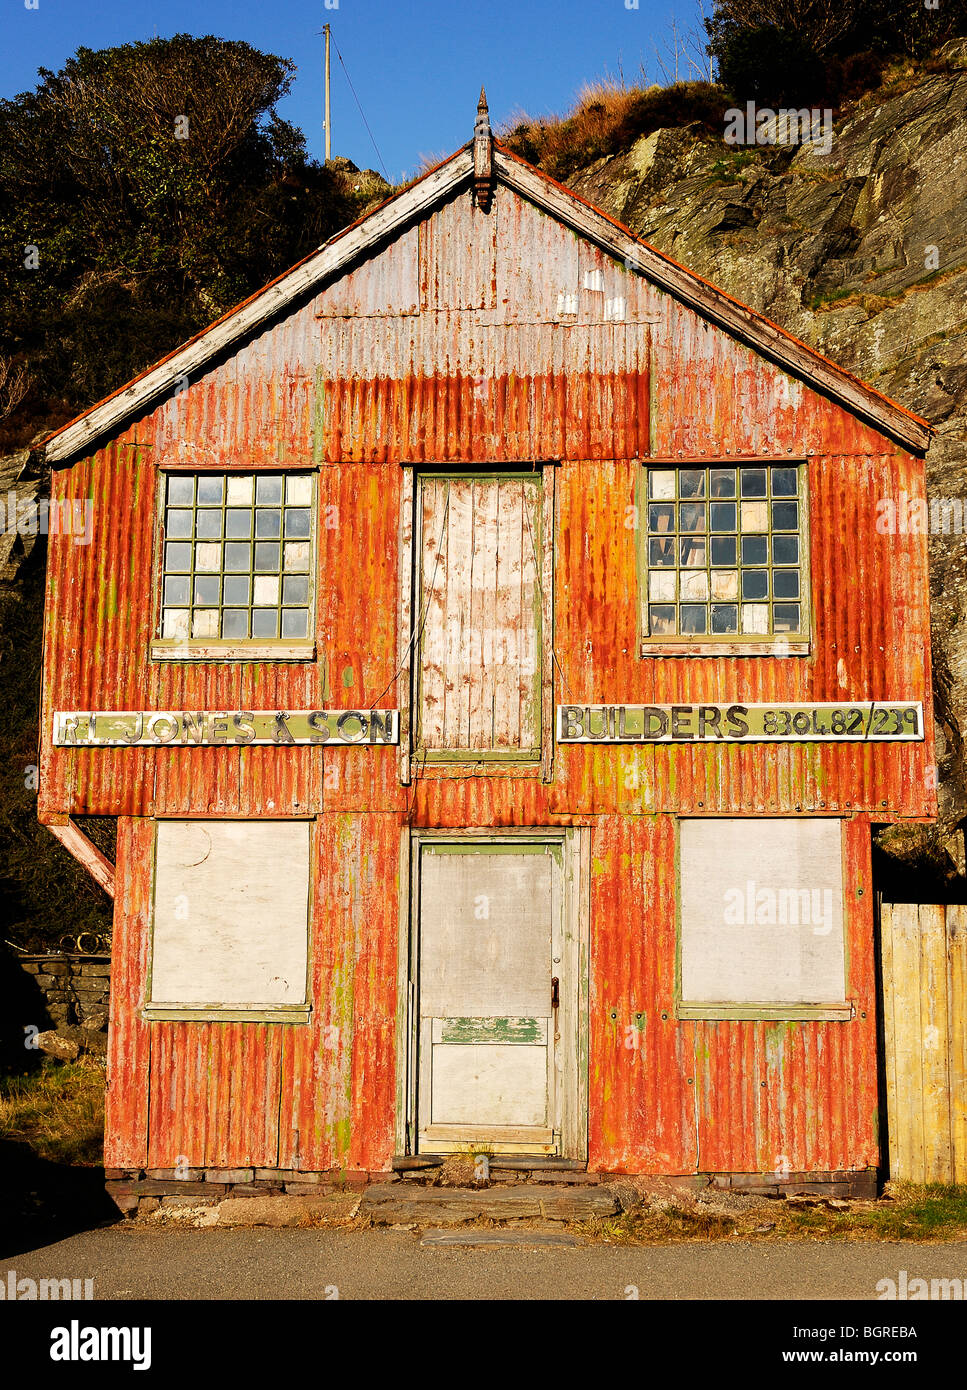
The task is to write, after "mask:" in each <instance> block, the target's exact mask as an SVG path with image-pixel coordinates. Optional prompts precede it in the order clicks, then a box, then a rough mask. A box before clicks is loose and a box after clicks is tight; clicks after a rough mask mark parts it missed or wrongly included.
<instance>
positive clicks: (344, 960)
mask: <svg viewBox="0 0 967 1390" xmlns="http://www.w3.org/2000/svg"><path fill="white" fill-rule="evenodd" d="M400 831H401V822H400V818H399V817H398V816H393V815H346V814H335V815H326V816H323V817H322V818H321V820H320V821H319V822H318V823H317V826H316V835H315V841H316V846H317V849H316V858H315V877H314V883H313V928H312V984H311V998H312V1002H313V1012H312V1015H311V1016H310V1020H309V1023H308V1024H306V1025H304V1026H302V1027H299V1028H291V1029H287V1030H286V1032H287V1038H286V1042H285V1051H284V1065H283V1074H282V1087H281V1115H282V1119H281V1121H280V1130H279V1143H280V1163H281V1166H282V1167H286V1168H303V1169H330V1168H348V1169H351V1170H367V1171H376V1172H385V1171H387V1170H388V1168H389V1163H390V1158H391V1157H392V1153H393V1127H394V1121H395V1089H396V1051H395V1043H394V1030H395V1020H396V979H397V950H398V941H399V938H398V932H399V857H400Z"/></svg>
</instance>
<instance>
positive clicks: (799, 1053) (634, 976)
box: [40, 187, 935, 1172]
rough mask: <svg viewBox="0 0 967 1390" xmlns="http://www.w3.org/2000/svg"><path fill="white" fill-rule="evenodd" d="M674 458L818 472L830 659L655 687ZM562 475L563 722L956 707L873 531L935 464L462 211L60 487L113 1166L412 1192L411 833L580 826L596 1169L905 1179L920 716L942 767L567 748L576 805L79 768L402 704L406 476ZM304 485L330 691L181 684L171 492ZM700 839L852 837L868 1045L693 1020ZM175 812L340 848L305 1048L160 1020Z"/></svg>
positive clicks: (238, 676)
mask: <svg viewBox="0 0 967 1390" xmlns="http://www.w3.org/2000/svg"><path fill="white" fill-rule="evenodd" d="M495 229H496V230H495ZM495 248H496V249H495ZM652 382H654V383H655V385H654V391H652V389H651V383H652ZM649 453H651V455H652V456H653V457H656V458H659V457H660V458H665V459H670V460H672V461H673V462H675V463H678V462H685V461H686V460H687V459H688V458H690V457H702V458H705V457H715V458H725V459H735V458H736V457H740V456H745V455H749V456H752V455H756V456H766V457H769V458H779V459H791V460H804V461H805V462H806V467H807V471H808V493H809V513H810V531H809V538H810V573H811V584H812V599H813V602H812V610H813V636H812V645H811V650H810V652H809V653H808V655H806V656H796V657H785V658H783V657H775V656H762V657H744V656H740V657H736V656H729V657H719V656H690V657H687V658H677V659H667V658H665V659H663V658H653V657H642V656H640V655H639V593H638V572H637V564H638V559H637V550H638V526H639V518H638V514H637V510H636V509H637V507H638V505H639V481H640V472H641V469H642V467H643V466H644V462H646V461H647V459H648V457H649ZM539 460H557V461H559V464H560V466H559V467H558V468H556V470H555V507H556V528H555V537H554V540H555V552H554V580H553V598H554V604H553V607H554V672H555V674H554V690H553V692H552V696H553V701H554V702H560V703H566V702H572V703H576V704H595V705H600V704H642V705H644V704H656V703H657V704H666V705H671V704H678V703H683V704H694V703H698V702H706V703H723V702H736V703H742V702H745V701H749V702H769V701H776V702H783V703H793V702H825V701H836V702H840V703H843V702H852V701H857V702H859V701H869V700H899V699H902V700H911V701H922V702H924V705H925V707H928V706H929V695H930V667H929V609H928V576H927V563H926V542H925V537H923V536H922V535H916V534H903V533H902V532H901V533H900V534H880V532H879V531H878V530H877V525H876V522H877V515H878V512H877V506H878V503H879V502H880V501H881V500H882V499H883V498H897V499H899V498H900V497H901V495H902V494H903V493H906V494H907V497H908V498H914V499H916V498H919V497H922V495H923V489H924V481H923V464H922V462H921V461H919V460H917V459H915V458H913V457H912V456H910V455H908V454H906V453H903V452H902V451H901V450H900V449H899V448H898V447H897V446H896V445H895V444H894V443H893V442H891V441H890V440H889V439H887V438H886V437H885V436H884V435H882V434H880V433H878V432H877V431H876V430H874V429H873V428H872V427H871V426H869V425H866V424H864V423H862V422H860V421H858V420H857V419H856V418H855V417H854V416H852V415H851V414H849V412H848V411H846V410H845V409H843V408H842V407H840V406H837V405H834V404H832V403H831V402H830V401H829V400H828V399H827V398H825V397H824V396H822V395H821V394H819V393H818V392H816V391H814V390H810V389H809V388H807V387H806V386H805V385H803V384H802V383H801V382H799V381H798V380H796V379H795V378H793V377H791V376H790V375H789V374H788V373H786V372H784V371H782V370H781V369H780V368H778V367H776V366H774V365H773V364H772V363H771V362H770V361H768V360H767V359H766V358H764V357H762V356H757V355H756V354H755V353H754V352H753V351H752V350H751V349H749V348H747V347H745V346H743V345H742V344H740V343H738V342H737V341H736V340H735V339H734V338H731V337H730V336H729V335H728V334H727V333H726V332H725V331H724V330H722V329H720V328H717V327H713V326H710V325H709V323H708V322H707V321H706V320H703V319H702V318H701V317H700V315H699V314H698V313H697V312H695V311H693V310H691V309H685V308H683V307H682V306H681V305H680V304H679V303H678V301H676V300H675V299H673V298H672V297H671V296H670V295H668V294H663V293H659V292H658V291H657V290H655V289H654V288H653V287H652V286H651V285H650V284H649V283H648V282H647V280H646V279H645V278H643V277H642V276H640V275H636V274H634V273H632V272H630V271H629V270H627V269H626V267H625V266H624V265H623V264H622V263H621V262H620V261H617V260H615V259H613V258H611V257H608V256H607V255H605V254H604V253H603V252H601V251H600V250H599V249H597V248H595V247H594V246H592V245H591V243H590V242H588V241H586V240H584V239H582V238H581V237H579V236H577V235H575V233H574V232H573V231H571V230H570V229H568V228H566V227H564V226H562V225H561V224H560V223H559V222H557V221H556V220H555V219H554V218H552V217H549V216H547V215H546V214H544V213H541V212H539V211H538V210H537V209H536V208H535V207H534V206H533V205H532V204H531V203H529V202H528V201H527V200H526V199H524V198H522V197H519V196H518V195H517V194H515V193H512V192H511V191H510V190H509V189H508V188H506V187H501V188H500V189H499V190H498V194H497V198H496V201H495V206H494V209H493V211H492V212H491V213H490V214H486V215H485V214H483V213H482V212H480V211H479V210H476V209H474V208H473V207H472V205H471V203H470V200H469V198H467V197H466V196H460V197H457V198H454V199H452V200H451V201H449V202H447V203H445V204H444V205H443V206H442V208H441V209H439V210H438V211H436V212H434V214H433V216H432V219H431V220H430V222H424V223H423V224H420V225H419V226H414V227H413V228H411V230H409V231H406V232H404V233H403V234H401V235H400V236H399V237H398V238H397V239H396V241H395V242H392V243H391V244H390V245H389V246H388V247H386V248H385V249H384V250H383V251H382V252H379V253H378V254H372V255H371V256H370V257H369V259H367V260H365V261H363V262H362V263H360V264H357V265H356V267H355V268H354V269H353V270H352V271H351V272H350V273H349V274H348V275H346V276H344V277H343V278H342V279H341V280H338V281H336V282H335V283H334V284H332V285H331V286H329V287H327V288H324V289H323V290H322V291H321V292H318V293H315V292H314V297H312V298H311V299H306V300H304V301H303V302H301V303H300V304H298V305H296V306H295V307H293V308H291V310H290V311H289V312H287V314H286V315H285V317H284V318H282V319H281V320H280V321H278V322H276V323H274V324H271V326H269V327H268V328H264V329H261V330H260V331H259V332H258V333H257V335H255V336H253V337H252V338H251V340H250V341H248V342H247V343H245V344H244V345H243V346H242V347H241V348H240V349H239V350H238V351H237V352H235V353H234V354H233V355H232V356H230V357H227V358H226V359H225V360H223V361H221V362H217V363H216V365H214V366H213V367H212V368H211V370H208V371H206V372H205V374H204V375H203V376H202V377H201V378H200V379H199V380H198V381H196V382H194V383H192V384H190V385H188V384H185V386H184V389H178V390H176V391H175V392H174V394H172V395H171V396H170V397H169V398H168V399H167V400H166V401H164V402H163V403H162V404H160V405H159V406H157V407H156V408H155V409H154V410H153V411H152V412H151V413H150V414H147V415H145V416H144V417H143V418H141V419H140V420H138V421H137V422H136V423H134V424H132V425H131V426H130V428H129V429H128V430H127V432H126V433H125V434H123V435H121V436H120V437H119V438H117V439H115V440H113V441H110V442H108V443H106V444H105V445H104V447H103V448H102V449H100V450H99V451H98V452H97V453H96V454H94V455H93V456H92V457H91V458H89V459H82V460H80V461H79V462H78V463H76V464H75V465H74V466H73V467H71V468H70V469H65V470H61V471H57V472H55V473H54V476H53V481H52V493H53V497H54V499H55V500H58V501H60V500H64V499H77V500H90V502H91V504H92V509H93V510H92V515H93V536H92V538H91V543H90V544H89V545H78V544H75V538H72V537H71V536H70V535H60V536H54V537H51V541H50V549H49V568H48V609H47V625H46V639H45V666H44V687H43V729H42V751H41V786H40V811H41V815H42V816H43V817H51V816H58V815H59V816H66V815H74V814H81V813H88V814H91V813H93V814H104V815H117V816H119V817H121V821H120V826H119V839H118V863H117V902H116V929H115V966H114V971H115V976H114V994H113V996H112V1032H111V1040H110V1063H109V1066H110V1071H109V1075H110V1077H111V1087H110V1090H109V1093H108V1149H107V1151H108V1154H109V1157H108V1160H107V1161H108V1162H109V1164H112V1165H116V1166H140V1165H142V1164H144V1163H146V1162H147V1161H149V1155H150V1163H151V1166H157V1167H173V1166H175V1164H176V1163H177V1162H178V1160H179V1158H181V1157H186V1156H187V1158H188V1159H189V1163H190V1166H202V1165H204V1166H212V1167H222V1166H226V1167H230V1166H244V1167H250V1166H253V1165H254V1164H256V1163H257V1164H258V1165H259V1166H266V1167H272V1166H275V1164H276V1163H278V1164H279V1165H280V1166H282V1167H286V1168H306V1169H328V1168H331V1167H343V1168H350V1169H367V1170H382V1169H385V1168H386V1167H387V1166H388V1163H389V1159H390V1157H391V1155H392V1151H393V1146H394V1112H395V1104H396V1101H395V1088H396V1056H395V1038H394V1027H395V1018H396V1009H397V998H396V990H397V947H398V940H399V931H400V921H399V899H398V886H399V885H398V877H399V864H400V838H401V834H402V833H403V829H404V827H413V828H454V829H466V828H477V829H499V828H502V827H513V826H519V827H530V828H537V827H546V826H566V825H576V824H586V825H590V826H591V827H592V830H591V839H592V850H591V865H592V868H591V882H590V885H589V886H587V888H586V891H587V892H588V894H589V898H590V904H591V937H592V958H591V974H590V996H591V1029H590V1058H589V1065H590V1088H589V1090H590V1115H589V1142H590V1162H591V1166H592V1167H599V1168H603V1169H610V1170H613V1171H622V1170H626V1171H636V1170H637V1171H651V1172H691V1171H695V1170H696V1167H700V1168H702V1169H706V1170H707V1169H713V1170H714V1169H722V1170H728V1171H731V1170H743V1169H744V1170H746V1171H773V1170H775V1169H776V1168H777V1167H778V1168H781V1167H782V1166H783V1165H784V1164H786V1165H788V1169H789V1170H791V1171H807V1170H810V1169H813V1170H816V1169H821V1170H827V1169H828V1170H834V1169H842V1168H850V1167H862V1166H866V1165H867V1164H869V1163H873V1162H875V1161H876V1139H875V1129H874V1114H875V1101H876V1096H875V1070H874V1068H875V1062H874V1058H875V1037H874V1031H873V1030H874V1022H873V1020H874V1003H873V997H872V945H871V942H872V926H871V916H870V913H871V902H872V897H871V891H870V883H869V821H870V820H871V819H873V818H875V819H877V820H883V821H887V820H891V819H897V818H900V817H910V816H912V817H929V816H931V815H932V814H934V811H935V791H934V780H935V779H934V778H933V759H934V750H933V730H932V725H931V721H930V720H929V718H928V719H927V721H926V722H927V738H926V740H925V741H924V742H923V743H922V744H915V745H910V744H907V745H900V744H891V745H876V746H871V745H864V744H859V743H849V744H845V745H831V744H798V745H795V746H785V745H783V746H779V745H772V746H769V747H768V748H764V747H763V746H762V745H743V746H721V747H720V746H713V745H705V746H689V745H684V744H675V745H657V746H650V747H635V746H630V745H620V746H598V745H570V746H557V747H555V748H554V749H553V768H552V780H550V781H547V782H545V781H542V770H543V772H544V773H545V775H551V768H550V766H549V763H550V759H549V758H545V760H544V767H543V769H542V766H541V765H540V764H539V763H535V765H534V766H533V767H529V768H528V769H526V770H524V769H521V768H509V769H508V768H498V767H494V768H481V767H480V766H475V767H474V768H473V769H472V774H473V775H468V773H469V771H470V770H469V769H467V768H466V767H459V766H455V767H450V766H435V767H434V766H430V765H427V766H422V765H421V764H420V762H419V760H418V759H414V760H413V768H412V780H411V782H410V783H409V784H406V785H403V784H402V783H401V780H400V759H399V757H398V756H397V752H396V750H394V749H392V748H381V747H376V748H328V747H327V748H325V749H322V748H311V747H301V748H300V747H296V748H292V747H278V748H275V747H244V748H225V747H192V748H171V747H165V748H122V749H114V748H89V749H85V748H76V749H71V748H56V749H55V748H53V747H52V746H51V739H50V720H51V715H52V713H53V711H54V710H70V709H81V710H84V709H101V710H111V709H133V710H142V709H159V710H163V709H187V710H198V709H201V710H204V709H209V710H211V709H252V708H255V709H272V708H275V709H318V708H324V707H327V706H337V707H343V706H352V707H369V706H380V707H387V708H400V709H403V708H404V707H405V706H406V704H407V692H406V691H405V690H403V689H402V688H401V687H402V685H403V680H402V678H399V677H398V675H397V672H398V670H399V668H400V665H401V662H400V653H401V645H402V647H403V649H404V651H405V645H406V641H407V640H408V638H407V635H406V634H404V635H403V638H402V643H401V635H400V633H399V632H398V630H397V628H398V615H399V614H400V612H406V611H410V612H411V614H412V617H413V620H414V621H416V620H417V619H418V617H419V611H420V610H419V604H418V603H414V604H412V605H411V606H410V609H409V610H407V605H406V602H405V598H404V595H401V593H400V587H401V583H402V584H403V585H404V586H406V585H408V583H409V578H408V576H406V575H405V574H404V576H403V579H402V580H401V571H402V568H403V567H402V566H401V562H400V536H401V535H404V534H406V532H407V528H406V526H405V525H403V524H401V514H400V513H401V502H402V499H403V497H404V496H405V495H407V489H404V486H403V477H404V469H403V468H402V467H400V465H401V464H403V465H406V466H409V465H411V464H421V463H429V464H436V463H450V464H460V465H474V464H477V463H488V462H490V461H501V462H510V463H523V464H525V465H527V464H531V463H533V462H535V461H539ZM280 467H285V468H290V467H291V468H310V467H312V468H318V470H319V480H318V483H319V485H318V512H317V537H318V550H317V559H318V564H317V576H318V584H317V589H318V603H317V626H316V633H315V640H316V647H317V656H316V659H315V660H313V661H307V662H304V663H295V662H292V663H288V662H282V663H272V662H252V663H240V664H231V663H221V664H218V663H213V662H197V663H192V662H178V661H165V662H152V661H151V660H150V659H149V650H150V641H151V637H152V635H153V626H154V612H155V593H154V587H155V583H156V580H155V568H154V553H153V548H154V518H155V509H156V495H157V487H158V479H159V473H160V472H161V471H162V470H164V469H168V468H190V469H197V470H204V469H233V468H235V469H244V470H246V471H251V470H255V469H268V468H280ZM415 492H416V496H417V497H418V496H419V490H418V489H416V490H415ZM408 495H409V496H410V497H413V495H414V490H413V489H412V487H411V486H409V487H408ZM676 814H678V815H704V814H718V815H728V816H750V815H758V816H770V815H797V814H821V815H839V814H842V815H846V816H853V817H854V819H853V820H852V821H851V822H850V823H849V824H848V826H847V846H848V850H847V866H848V871H847V882H848V890H847V901H848V904H849V916H848V934H847V947H848V954H849V961H850V972H851V974H850V990H851V992H852V996H853V997H855V998H856V1000H857V1007H858V1013H857V1017H856V1018H854V1019H853V1020H851V1021H850V1022H849V1023H827V1022H823V1023H820V1022H809V1023H804V1022H796V1023H767V1022H761V1021H759V1022H741V1023H740V1022H731V1021H730V1022H707V1021H706V1022H699V1023H693V1022H686V1021H681V1022H679V1021H677V1020H676V1018H675V1013H674V1000H675V958H676V956H675V952H676V936H675V916H674V912H675V899H676V893H677V884H676V877H675V874H676V870H675V854H674V823H673V819H672V818H673V816H674V815H676ZM164 815H168V816H202V817H204V816H222V815H227V816H240V817H271V816H307V817H317V818H318V819H317V822H316V827H315V831H314V834H313V844H314V846H315V849H314V858H313V877H312V883H313V909H312V925H311V942H310V957H311V960H312V962H313V965H312V970H313V978H312V986H311V989H312V993H311V998H312V1003H313V1011H312V1014H311V1017H310V1022H309V1023H308V1024H305V1025H295V1024H288V1023H285V1024H265V1023H244V1024H243V1023H228V1022H222V1023H214V1022H212V1023H189V1022H164V1023H162V1022H157V1023H152V1024H150V1025H149V1024H147V1023H145V1022H144V1021H143V1020H142V1019H141V1017H140V1009H141V1007H142V1005H143V1002H144V987H145V978H146V974H145V972H146V969H147V952H148V943H149V935H148V933H149V922H150V912H151V903H150V894H151V855H152V845H153V839H152V827H151V824H150V822H149V821H147V820H144V819H141V818H142V817H150V816H164ZM860 887H862V888H863V890H864V892H863V896H862V897H859V896H858V889H859V888H860ZM863 1010H865V1012H866V1015H867V1016H866V1018H865V1019H863V1018H862V1017H861V1016H860V1014H861V1012H862V1011H863ZM149 1053H150V1056H149ZM240 1075H241V1076H244V1077H245V1079H246V1085H245V1086H244V1087H242V1088H239V1087H238V1086H237V1085H234V1084H233V1082H234V1081H235V1080H236V1079H237V1077H238V1076H240ZM122 1078H123V1079H124V1080H125V1082H126V1084H125V1085H124V1086H123V1088H122V1084H121V1082H122ZM132 1079H133V1080H132ZM149 1126H150V1132H149Z"/></svg>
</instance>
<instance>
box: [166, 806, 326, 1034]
mask: <svg viewBox="0 0 967 1390" xmlns="http://www.w3.org/2000/svg"><path fill="white" fill-rule="evenodd" d="M156 872H157V880H156V890H155V894H156V896H155V910H154V932H153V943H152V980H151V1000H150V1002H151V1003H152V1004H156V1005H157V1004H169V1005H183V1006H186V1007H191V1006H195V1007H199V1006H203V1005H205V1004H208V1003H211V1004H215V1005H228V1006H234V1007H236V1008H238V1007H242V1006H245V1005H251V1006H252V1007H253V1008H254V1009H256V1010H258V1009H259V1008H264V1007H267V1008H271V1007H272V1006H273V1005H274V1006H276V1007H279V1006H283V1005H302V1004H304V1003H305V1002H306V975H307V969H308V902H309V822H308V821H274V822H273V821H265V820H263V821H252V822H249V821H204V822H202V821H160V822H159V823H158V840H157V871H156Z"/></svg>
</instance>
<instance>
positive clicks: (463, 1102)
mask: <svg viewBox="0 0 967 1390" xmlns="http://www.w3.org/2000/svg"><path fill="white" fill-rule="evenodd" d="M431 1122H432V1123H433V1124H437V1125H446V1124H451V1125H456V1124H473V1125H514V1126H526V1125H543V1124H546V1122H547V1048H546V1047H520V1046H517V1045H516V1044H514V1043H507V1044H503V1043H473V1044H470V1045H469V1046H461V1045H449V1046H447V1045H446V1044H444V1045H437V1046H434V1048H433V1100H432V1108H431Z"/></svg>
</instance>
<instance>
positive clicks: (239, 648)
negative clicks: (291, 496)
mask: <svg viewBox="0 0 967 1390" xmlns="http://www.w3.org/2000/svg"><path fill="white" fill-rule="evenodd" d="M317 472H318V470H317V469H314V468H312V467H300V468H281V467H280V468H237V469H230V468H197V469H194V468H192V469H189V468H164V467H162V468H160V469H159V470H158V496H157V505H156V510H155V543H154V576H155V580H154V586H153V592H154V608H153V614H152V626H151V642H150V657H151V659H152V661H314V660H315V657H316V642H315V625H316V612H317V602H316V595H317V591H318V584H317V570H318V551H319V523H318V486H317V478H316V474H317ZM269 474H271V475H276V474H280V475H284V476H286V477H289V476H292V475H298V476H300V477H302V476H305V477H307V478H308V479H309V480H310V483H311V489H312V491H311V500H310V503H309V511H310V534H309V538H308V544H309V570H308V579H309V603H308V607H309V628H308V633H307V636H306V637H305V638H285V637H277V638H262V637H244V638H243V637H236V638H221V637H219V638H213V637H191V636H188V637H175V638H171V637H164V636H162V635H161V633H162V607H163V585H164V581H165V563H164V557H165V540H166V537H165V509H166V501H167V491H168V480H169V479H170V478H175V477H191V478H194V479H195V480H196V482H197V479H198V478H201V477H220V478H223V479H225V480H226V482H227V480H228V479H230V478H232V477H233V476H234V477H238V476H239V475H244V476H246V477H248V476H250V475H252V476H254V477H255V478H256V479H258V477H259V476H261V475H269ZM192 510H193V511H196V510H197V502H195V503H193V504H192ZM254 539H255V538H254V537H253V542H254ZM213 573H214V571H213ZM217 573H218V574H219V575H220V576H221V577H222V578H223V579H224V576H225V570H224V567H222V568H221V569H219V570H218V571H217ZM171 577H173V576H171ZM283 578H284V570H280V582H281V580H282V579H283ZM220 606H221V607H224V604H222V605H220Z"/></svg>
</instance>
